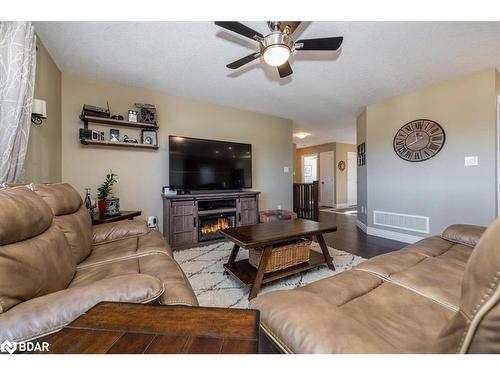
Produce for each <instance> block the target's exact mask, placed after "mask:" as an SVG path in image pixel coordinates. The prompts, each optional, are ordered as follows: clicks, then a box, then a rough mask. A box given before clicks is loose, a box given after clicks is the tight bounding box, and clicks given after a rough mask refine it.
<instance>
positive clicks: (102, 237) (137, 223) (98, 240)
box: [92, 220, 149, 245]
mask: <svg viewBox="0 0 500 375" xmlns="http://www.w3.org/2000/svg"><path fill="white" fill-rule="evenodd" d="M148 232H149V227H148V225H147V223H146V222H145V221H144V220H123V221H119V222H115V223H106V224H101V225H94V227H93V233H92V243H93V244H94V245H96V244H102V243H107V242H113V241H118V240H122V239H124V238H130V237H138V236H142V235H144V234H147V233H148Z"/></svg>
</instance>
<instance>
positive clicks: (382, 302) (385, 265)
mask: <svg viewBox="0 0 500 375" xmlns="http://www.w3.org/2000/svg"><path fill="white" fill-rule="evenodd" d="M484 230H485V228H483V227H477V226H470V225H452V226H450V227H449V228H447V229H446V230H445V231H444V232H443V234H442V236H435V237H430V238H426V239H424V240H422V241H419V242H417V243H415V244H413V245H410V246H407V247H405V248H404V249H402V250H400V251H397V252H393V253H389V254H386V255H381V256H378V257H375V258H372V259H370V260H367V261H365V262H363V263H361V264H360V265H358V266H357V267H355V268H354V269H352V270H350V271H347V272H344V273H341V274H338V275H335V276H332V277H330V278H327V279H323V280H320V281H317V282H315V283H312V284H309V285H307V286H305V287H302V288H299V289H295V290H290V291H276V292H271V293H268V294H265V295H261V296H259V297H257V298H255V299H253V300H252V301H251V303H250V307H252V308H256V309H258V310H260V312H261V327H262V329H263V330H264V332H265V333H266V334H267V336H269V338H271V340H272V341H273V342H274V344H275V346H276V347H277V348H278V350H280V351H282V352H285V353H500V303H499V300H500V285H499V282H500V219H497V220H496V222H495V223H493V224H492V225H491V226H490V227H489V228H488V229H487V231H486V232H485V233H484V234H483V232H484Z"/></svg>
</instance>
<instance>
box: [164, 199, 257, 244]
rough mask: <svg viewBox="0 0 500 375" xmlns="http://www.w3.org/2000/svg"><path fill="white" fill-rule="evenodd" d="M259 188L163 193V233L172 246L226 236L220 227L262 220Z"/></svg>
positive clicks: (209, 240)
mask: <svg viewBox="0 0 500 375" xmlns="http://www.w3.org/2000/svg"><path fill="white" fill-rule="evenodd" d="M259 194H260V192H258V191H248V190H247V191H244V190H242V191H230V192H221V191H217V192H203V193H199V194H179V195H177V194H164V195H162V198H163V235H164V236H165V238H166V239H167V241H168V243H169V244H170V246H171V247H172V249H173V250H179V249H185V248H189V247H193V246H196V245H201V244H210V243H214V242H218V241H222V240H223V236H222V235H220V233H219V232H218V228H220V229H224V228H225V226H226V225H229V226H243V225H250V224H256V223H258V222H259V200H258V197H259Z"/></svg>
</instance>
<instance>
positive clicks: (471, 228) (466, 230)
mask: <svg viewBox="0 0 500 375" xmlns="http://www.w3.org/2000/svg"><path fill="white" fill-rule="evenodd" d="M485 230H486V227H481V226H479V225H469V224H453V225H450V226H449V227H448V228H446V229H445V230H444V232H443V234H442V235H441V237H442V238H443V239H445V240H447V241H450V242H455V243H459V244H462V245H466V246H470V247H474V246H476V245H477V243H478V242H479V239H480V238H481V236H482V235H483V233H484V231H485Z"/></svg>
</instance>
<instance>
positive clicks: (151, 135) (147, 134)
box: [141, 129, 158, 146]
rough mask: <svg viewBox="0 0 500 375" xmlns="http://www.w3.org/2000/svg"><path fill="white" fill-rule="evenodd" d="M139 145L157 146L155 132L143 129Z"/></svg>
mask: <svg viewBox="0 0 500 375" xmlns="http://www.w3.org/2000/svg"><path fill="white" fill-rule="evenodd" d="M141 143H143V144H146V145H153V146H158V139H157V133H156V130H149V129H144V130H143V131H142V132H141Z"/></svg>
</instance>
